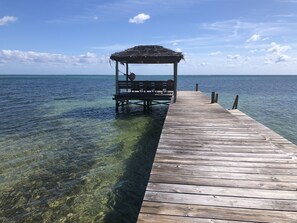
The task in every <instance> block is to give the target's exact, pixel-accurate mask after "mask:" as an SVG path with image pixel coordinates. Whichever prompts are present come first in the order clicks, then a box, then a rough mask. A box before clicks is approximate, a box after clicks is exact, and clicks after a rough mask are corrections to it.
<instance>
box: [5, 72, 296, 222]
mask: <svg viewBox="0 0 297 223" xmlns="http://www.w3.org/2000/svg"><path fill="white" fill-rule="evenodd" d="M138 78H139V79H165V80H166V79H168V78H169V77H164V76H154V77H148V76H143V77H138ZM178 81H179V82H178V88H179V89H180V90H194V88H195V83H199V85H200V89H201V90H202V91H203V92H205V93H206V94H208V95H209V94H210V92H211V91H217V92H219V102H220V103H221V104H222V105H223V106H224V107H225V108H230V107H231V106H232V103H233V100H234V97H235V95H236V94H239V95H240V99H239V109H240V110H242V111H243V112H246V113H247V114H248V115H250V116H252V117H253V118H255V119H257V120H258V121H260V122H262V123H263V124H265V125H267V126H269V127H270V128H272V129H273V130H275V131H277V132H278V133H280V134H281V135H283V136H285V137H286V138H288V139H289V140H291V141H293V142H294V143H297V129H296V126H297V94H296V92H297V76H179V80H178ZM113 92H114V77H113V76H0V221H1V222H135V220H136V218H137V214H138V211H139V208H140V205H141V201H142V196H143V194H144V190H145V187H146V183H147V180H148V176H149V172H150V168H151V164H152V160H153V157H154V153H155V150H156V147H157V144H158V139H159V135H160V132H161V130H162V126H163V122H164V118H165V115H166V111H167V107H166V106H157V107H153V110H152V111H150V112H147V113H145V114H144V113H143V112H142V110H141V108H139V107H133V108H131V109H130V111H129V112H126V113H125V114H118V115H117V114H116V113H115V109H114V102H113V101H112V100H111V98H112V94H113Z"/></svg>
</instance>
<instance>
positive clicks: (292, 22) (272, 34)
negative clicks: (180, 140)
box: [0, 0, 297, 74]
mask: <svg viewBox="0 0 297 223" xmlns="http://www.w3.org/2000/svg"><path fill="white" fill-rule="evenodd" d="M2 5H4V7H1V9H0V68H1V69H0V70H1V71H0V72H1V73H0V74H21V73H28V72H29V73H41V74H42V73H46V74H48V73H50V72H52V73H54V74H56V73H57V74H63V73H67V74H69V73H70V74H71V73H73V74H79V73H85V74H113V72H114V71H113V68H112V66H110V63H109V55H110V54H111V53H114V52H117V51H121V50H125V49H126V48H128V47H133V46H135V45H139V44H154V45H155V44H157V45H163V46H164V47H167V48H170V49H173V50H176V51H179V52H183V53H184V55H185V61H183V62H181V63H180V66H179V67H180V73H181V74H297V72H296V67H297V50H296V48H297V40H296V38H295V36H296V35H297V14H296V13H295V12H296V11H297V1H292V0H262V1H257V0H242V1H240V2H239V1H238V0H199V1H194V0H185V1H182V0H176V1H174V2H172V1H169V0H162V1H161V0H152V1H145V2H144V1H141V0H121V1H120V0H114V1H107V0H104V1H100V3H95V2H94V1H91V0H85V1H83V2H82V1H77V0H69V1H67V2H65V1H63V2H61V1H58V0H53V1H50V2H43V3H40V2H39V1H38V0H28V3H26V4H21V3H20V2H19V1H17V0H3V3H2ZM133 69H135V71H136V72H139V73H141V74H150V73H155V74H163V73H161V72H162V71H163V70H164V69H163V68H160V66H154V67H146V66H135V67H134V68H133ZM170 71H171V70H170ZM169 73H170V72H169Z"/></svg>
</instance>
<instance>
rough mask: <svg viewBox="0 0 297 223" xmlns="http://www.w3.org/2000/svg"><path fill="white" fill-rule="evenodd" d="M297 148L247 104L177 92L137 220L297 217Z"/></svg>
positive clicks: (290, 219)
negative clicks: (241, 107) (226, 104)
mask: <svg viewBox="0 0 297 223" xmlns="http://www.w3.org/2000/svg"><path fill="white" fill-rule="evenodd" d="M296 153H297V146H295V145H294V144H292V143H291V142H289V141H288V140H286V139H284V138H283V137H281V136H280V135H278V134H276V133H275V132H273V131H272V130H270V129H269V128H267V127H265V126H263V125H262V124H260V123H258V122H256V121H255V120H253V119H252V118H250V117H248V116H247V115H245V114H243V113H242V112H240V111H238V110H230V111H227V110H225V109H223V108H222V107H221V106H220V105H218V104H210V100H209V99H208V98H207V97H206V96H205V95H203V94H202V93H201V92H178V98H177V102H176V103H172V104H171V105H170V107H169V110H168V114H167V117H166V120H165V123H164V127H163V131H162V134H161V138H160V142H159V146H158V149H157V153H156V156H155V160H154V163H153V168H152V171H151V175H150V179H149V183H148V186H147V189H146V192H145V196H144V199H143V204H142V207H141V210H140V214H139V217H138V222H179V223H180V222H185V223H188V222H202V223H206V222H208V223H210V222H212V223H226V222H230V223H236V222H277V223H282V222H283V223H289V222H297V191H296V190H297V159H296Z"/></svg>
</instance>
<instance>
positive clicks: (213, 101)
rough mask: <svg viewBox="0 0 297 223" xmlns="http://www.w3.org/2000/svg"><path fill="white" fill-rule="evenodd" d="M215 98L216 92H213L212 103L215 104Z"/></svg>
mask: <svg viewBox="0 0 297 223" xmlns="http://www.w3.org/2000/svg"><path fill="white" fill-rule="evenodd" d="M215 96H216V92H214V91H213V92H211V101H210V102H211V103H212V104H213V103H215Z"/></svg>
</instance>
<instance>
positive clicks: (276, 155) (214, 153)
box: [158, 149, 292, 160]
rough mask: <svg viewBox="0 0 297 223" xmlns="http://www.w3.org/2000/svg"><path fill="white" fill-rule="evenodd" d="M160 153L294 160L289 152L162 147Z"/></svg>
mask: <svg viewBox="0 0 297 223" xmlns="http://www.w3.org/2000/svg"><path fill="white" fill-rule="evenodd" d="M158 154H170V155H172V156H174V155H191V156H197V157H199V156H218V157H222V156H223V157H225V156H226V157H251V158H252V157H255V158H258V157H261V158H278V159H289V160H292V157H291V156H289V154H284V153H273V154H261V155H259V154H257V153H256V154H255V153H243V152H241V153H237V152H233V153H231V152H228V153H225V152H224V151H222V152H217V151H193V150H178V149H177V150H175V149H162V150H158Z"/></svg>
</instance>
